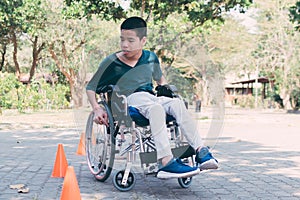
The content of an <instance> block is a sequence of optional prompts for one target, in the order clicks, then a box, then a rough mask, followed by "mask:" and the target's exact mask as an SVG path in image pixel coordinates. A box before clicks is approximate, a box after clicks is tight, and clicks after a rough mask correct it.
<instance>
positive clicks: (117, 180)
mask: <svg viewBox="0 0 300 200" xmlns="http://www.w3.org/2000/svg"><path fill="white" fill-rule="evenodd" d="M124 174H125V170H121V171H119V172H117V173H116V174H115V175H114V177H113V184H114V186H115V188H117V189H118V190H119V191H121V192H127V191H129V190H131V189H132V188H133V187H134V185H135V183H136V176H135V174H134V173H133V172H129V175H128V179H127V182H126V184H125V185H123V184H122V180H123V177H124Z"/></svg>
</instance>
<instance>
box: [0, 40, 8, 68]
mask: <svg viewBox="0 0 300 200" xmlns="http://www.w3.org/2000/svg"><path fill="white" fill-rule="evenodd" d="M6 49H7V47H6V44H4V45H3V48H2V51H1V63H0V72H1V71H2V69H3V67H4V63H5V55H6Z"/></svg>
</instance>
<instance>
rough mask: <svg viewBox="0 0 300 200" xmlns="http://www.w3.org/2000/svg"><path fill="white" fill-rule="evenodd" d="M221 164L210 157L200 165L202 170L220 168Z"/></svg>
mask: <svg viewBox="0 0 300 200" xmlns="http://www.w3.org/2000/svg"><path fill="white" fill-rule="evenodd" d="M218 167H219V165H218V163H217V161H215V160H214V159H210V160H208V161H206V162H204V163H202V164H201V165H200V170H201V171H202V170H208V169H218Z"/></svg>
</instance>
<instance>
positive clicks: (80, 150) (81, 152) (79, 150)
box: [76, 132, 85, 156]
mask: <svg viewBox="0 0 300 200" xmlns="http://www.w3.org/2000/svg"><path fill="white" fill-rule="evenodd" d="M76 154H77V155H83V156H84V155H85V133H84V132H82V133H81V137H80V141H79V144H78V147H77V152H76Z"/></svg>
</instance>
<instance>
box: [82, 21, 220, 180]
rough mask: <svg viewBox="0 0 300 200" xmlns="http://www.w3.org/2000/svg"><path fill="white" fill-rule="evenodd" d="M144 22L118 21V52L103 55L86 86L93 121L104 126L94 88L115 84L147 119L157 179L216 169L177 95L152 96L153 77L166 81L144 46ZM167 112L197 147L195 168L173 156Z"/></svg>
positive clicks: (102, 114) (153, 58) (216, 163)
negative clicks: (152, 142) (106, 55)
mask: <svg viewBox="0 0 300 200" xmlns="http://www.w3.org/2000/svg"><path fill="white" fill-rule="evenodd" d="M146 36H147V24H146V22H145V21H144V20H143V19H142V18H140V17H130V18H128V19H126V20H125V21H124V22H123V23H122V24H121V36H120V39H121V51H119V52H116V53H113V54H111V55H109V56H108V57H106V58H105V59H104V60H103V61H102V62H101V64H100V66H99V68H98V70H97V72H96V73H95V75H94V76H93V78H92V79H91V81H90V82H89V84H88V85H87V87H86V89H87V96H88V100H89V102H90V103H91V106H92V108H93V111H94V113H95V114H94V121H95V123H99V124H105V125H107V115H106V113H105V111H104V110H103V109H102V108H101V107H100V106H99V105H98V103H97V100H96V98H95V94H96V93H97V89H98V88H101V87H103V86H105V85H118V87H119V89H120V93H121V94H124V95H126V97H127V101H128V105H129V106H133V107H135V108H137V109H138V110H139V112H140V113H141V114H142V115H143V116H145V117H146V118H147V119H149V122H150V128H151V133H152V135H153V138H154V142H155V146H156V150H157V159H158V163H159V170H158V173H157V177H158V178H181V177H187V176H193V175H196V174H198V173H199V172H200V169H201V170H205V169H217V168H218V162H217V160H216V159H215V158H214V157H213V156H212V155H211V153H210V152H209V150H208V148H207V147H204V146H203V142H202V139H201V136H200V134H199V133H198V131H197V129H196V123H195V121H194V120H193V119H192V118H191V117H190V115H189V113H188V111H187V109H186V107H185V105H184V103H183V102H182V101H181V100H179V99H177V98H169V97H164V96H160V97H157V96H155V95H153V94H154V93H153V85H152V80H154V81H156V83H157V84H158V85H165V84H167V81H166V79H165V78H164V76H163V74H162V71H161V68H160V64H159V60H158V58H157V56H156V55H155V53H154V52H151V51H147V50H144V49H143V46H144V45H145V43H146ZM166 113H168V114H170V115H172V116H173V117H174V118H175V119H176V122H177V123H178V124H179V126H180V129H181V131H182V133H183V134H184V135H185V137H186V139H187V140H188V142H189V144H190V145H191V146H192V147H193V148H194V149H195V150H196V162H197V164H198V166H199V168H200V169H199V168H198V167H191V166H188V165H185V164H183V163H181V162H180V161H179V160H178V159H176V158H173V155H172V152H171V148H170V144H169V140H168V134H167V127H166V124H165V117H166Z"/></svg>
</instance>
